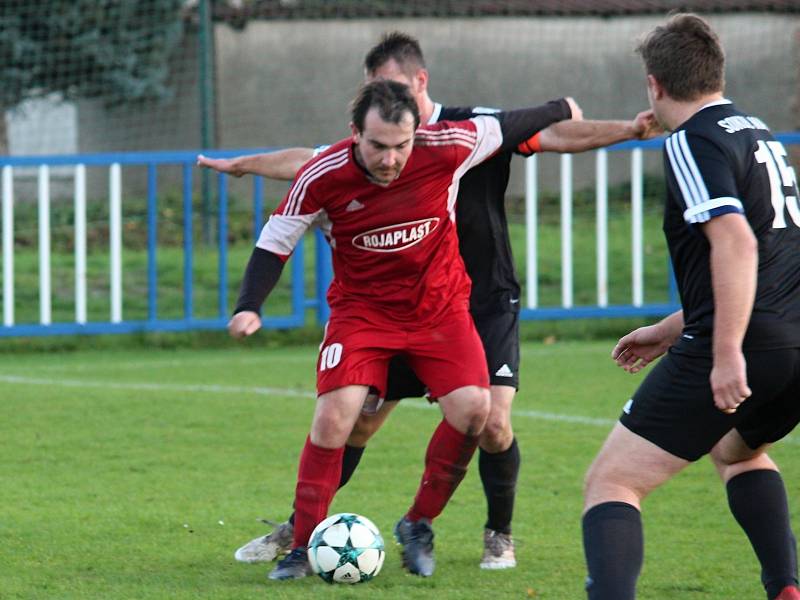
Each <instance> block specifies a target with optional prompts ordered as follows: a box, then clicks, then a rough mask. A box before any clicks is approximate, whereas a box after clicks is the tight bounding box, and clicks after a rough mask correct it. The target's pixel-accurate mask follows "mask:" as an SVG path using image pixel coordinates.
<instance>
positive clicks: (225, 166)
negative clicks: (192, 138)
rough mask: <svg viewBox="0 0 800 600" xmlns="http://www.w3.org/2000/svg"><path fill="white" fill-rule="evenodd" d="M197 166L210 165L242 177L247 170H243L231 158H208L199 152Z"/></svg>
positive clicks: (221, 171) (209, 166)
mask: <svg viewBox="0 0 800 600" xmlns="http://www.w3.org/2000/svg"><path fill="white" fill-rule="evenodd" d="M197 166H198V167H208V168H209V169H214V170H215V171H218V172H220V173H226V174H228V175H233V176H234V177H241V176H242V175H245V172H244V171H243V170H242V168H241V167H239V166H237V163H236V161H235V160H233V159H230V158H208V157H207V156H203V155H202V154H198V155H197Z"/></svg>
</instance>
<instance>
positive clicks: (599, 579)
mask: <svg viewBox="0 0 800 600" xmlns="http://www.w3.org/2000/svg"><path fill="white" fill-rule="evenodd" d="M583 551H584V554H585V555H586V566H587V567H588V569H589V576H588V577H587V578H586V592H587V593H588V596H589V600H634V598H636V580H637V579H638V578H639V572H640V571H641V570H642V560H643V558H644V538H643V534H642V515H641V513H640V512H639V511H638V510H637V509H636V508H635V507H633V506H631V505H630V504H627V503H625V502H604V503H603V504H598V505H597V506H593V507H592V508H590V509H589V511H588V512H587V513H586V514H585V515H583Z"/></svg>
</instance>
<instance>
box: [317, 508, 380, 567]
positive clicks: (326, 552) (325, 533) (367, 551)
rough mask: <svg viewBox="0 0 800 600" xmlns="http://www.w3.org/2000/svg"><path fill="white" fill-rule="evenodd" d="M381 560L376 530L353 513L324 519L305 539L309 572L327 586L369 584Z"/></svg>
mask: <svg viewBox="0 0 800 600" xmlns="http://www.w3.org/2000/svg"><path fill="white" fill-rule="evenodd" d="M385 557H386V552H384V550H383V538H382V537H381V534H380V532H379V531H378V528H377V527H375V524H374V523H373V522H372V521H370V520H369V519H367V518H366V517H362V516H360V515H355V514H353V513H340V514H338V515H333V516H330V517H328V518H327V519H325V520H324V521H322V522H321V523H320V524H319V525H317V527H316V529H314V531H313V532H312V534H311V537H310V538H309V540H308V562H309V563H310V564H311V569H312V570H313V571H314V572H315V573H316V574H317V575H319V576H320V577H322V578H323V579H324V580H325V581H327V582H328V583H359V582H361V581H369V580H370V579H372V578H373V577H375V575H377V574H378V573H379V572H380V570H381V567H382V566H383V559H384V558H385Z"/></svg>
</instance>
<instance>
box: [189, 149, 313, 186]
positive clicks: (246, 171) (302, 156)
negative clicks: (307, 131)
mask: <svg viewBox="0 0 800 600" xmlns="http://www.w3.org/2000/svg"><path fill="white" fill-rule="evenodd" d="M313 155H314V150H312V149H311V148H287V149H286V150H278V151H276V152H264V153H262V154H249V155H245V156H237V157H235V158H209V157H207V156H203V155H202V154H200V155H198V157H197V166H199V167H208V168H210V169H214V170H215V171H219V172H220V173H227V174H228V175H233V176H234V177H241V176H242V175H262V176H264V177H269V178H270V179H281V180H285V181H291V180H292V179H294V176H295V175H297V172H298V171H299V170H300V167H302V166H303V165H304V164H306V163H307V162H308V161H309V159H310V158H311V157H312V156H313Z"/></svg>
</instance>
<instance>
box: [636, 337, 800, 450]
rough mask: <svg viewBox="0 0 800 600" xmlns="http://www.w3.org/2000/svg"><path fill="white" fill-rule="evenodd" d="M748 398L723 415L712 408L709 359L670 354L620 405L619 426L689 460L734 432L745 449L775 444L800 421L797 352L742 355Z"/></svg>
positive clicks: (798, 359)
mask: <svg viewBox="0 0 800 600" xmlns="http://www.w3.org/2000/svg"><path fill="white" fill-rule="evenodd" d="M745 360H746V361H747V383H748V385H749V386H750V389H751V391H752V392H753V395H752V396H750V398H748V399H747V400H745V401H744V403H742V405H741V406H740V407H739V409H738V410H737V411H736V412H735V413H733V414H731V415H727V414H725V413H723V412H722V411H720V410H718V409H717V408H716V406H714V397H713V394H712V393H711V384H710V382H709V376H710V374H711V366H712V359H711V357H710V356H690V355H687V354H682V353H679V352H675V351H674V350H670V352H668V353H667V355H666V356H665V357H664V358H662V359H661V360H660V361H659V362H658V364H657V365H656V366H655V367H654V368H653V370H652V371H651V372H650V373H649V374H648V376H647V378H646V379H645V380H644V381H643V382H642V384H641V385H640V386H639V389H637V390H636V393H635V394H634V395H633V398H632V399H631V400H630V401H629V402H628V403H627V404H626V405H625V408H624V409H623V414H622V416H621V417H620V423H622V424H623V425H624V426H625V427H627V428H628V429H630V430H631V431H632V432H633V433H635V434H637V435H640V436H642V437H643V438H645V439H646V440H649V441H651V442H653V443H654V444H656V445H657V446H658V447H660V448H662V449H663V450H666V451H667V452H669V453H670V454H674V455H675V456H678V457H680V458H683V459H686V460H689V461H695V460H697V459H699V458H701V457H702V456H704V455H705V454H707V453H708V452H709V451H710V450H711V449H712V448H713V447H714V445H715V444H716V443H717V442H718V441H719V440H720V439H721V438H722V437H723V436H724V435H725V434H726V433H728V431H730V430H731V429H733V428H735V429H736V430H737V431H738V432H739V433H740V434H741V436H742V438H743V439H744V441H745V443H746V444H747V445H748V446H749V447H750V448H753V449H755V448H758V447H759V446H761V445H762V444H766V443H771V442H776V441H778V440H779V439H781V438H782V437H784V436H785V435H787V434H788V433H789V432H790V431H791V430H792V429H794V427H795V425H797V423H798V422H800V348H784V349H778V350H761V351H750V352H747V351H746V352H745Z"/></svg>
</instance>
